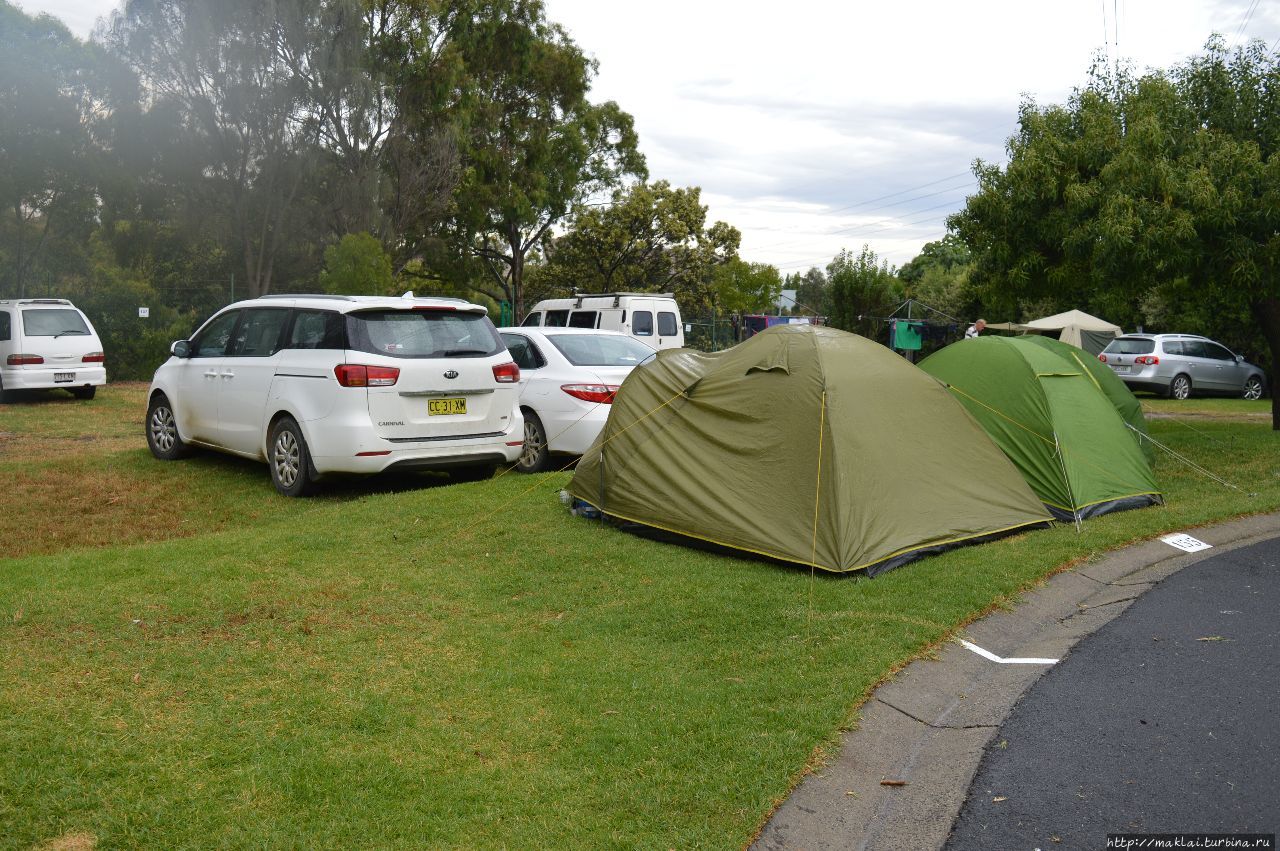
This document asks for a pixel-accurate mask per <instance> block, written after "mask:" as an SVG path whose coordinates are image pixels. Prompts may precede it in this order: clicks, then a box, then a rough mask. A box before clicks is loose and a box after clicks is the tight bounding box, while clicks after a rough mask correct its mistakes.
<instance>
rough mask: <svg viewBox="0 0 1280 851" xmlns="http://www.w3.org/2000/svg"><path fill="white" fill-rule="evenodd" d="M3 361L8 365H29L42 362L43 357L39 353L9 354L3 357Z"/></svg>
mask: <svg viewBox="0 0 1280 851" xmlns="http://www.w3.org/2000/svg"><path fill="white" fill-rule="evenodd" d="M5 363H7V364H9V366H31V365H32V364H37V363H44V358H42V357H40V356H39V355H9V357H8V358H6V359H5Z"/></svg>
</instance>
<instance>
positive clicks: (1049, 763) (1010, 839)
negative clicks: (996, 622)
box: [946, 539, 1280, 851]
mask: <svg viewBox="0 0 1280 851" xmlns="http://www.w3.org/2000/svg"><path fill="white" fill-rule="evenodd" d="M1183 832H1196V833H1209V832H1213V833H1266V834H1272V833H1277V832H1280V539H1277V540H1272V541H1268V542H1265V543H1261V544H1257V545H1254V546H1251V547H1247V548H1243V549H1239V550H1234V551H1232V552H1228V553H1224V554H1222V555H1219V556H1216V557H1213V558H1210V559H1208V560H1206V561H1203V562H1200V563H1198V564H1195V565H1192V566H1191V567H1188V568H1187V569H1185V570H1182V571H1180V572H1179V573H1176V574H1174V575H1173V576H1171V577H1169V578H1168V579H1166V580H1164V581H1163V582H1161V583H1160V584H1158V585H1157V586H1156V587H1154V588H1153V589H1151V590H1150V591H1149V592H1147V593H1146V594H1144V595H1143V596H1142V597H1141V598H1139V599H1138V600H1137V601H1136V602H1135V603H1134V604H1133V605H1132V606H1131V607H1130V608H1129V609H1128V610H1127V611H1126V612H1124V613H1123V614H1121V615H1120V616H1119V617H1118V618H1116V619H1115V620H1113V621H1112V622H1111V623H1109V624H1107V625H1106V626H1104V627H1103V628H1102V629H1100V630H1098V631H1097V632H1096V633H1094V634H1093V635H1091V636H1089V637H1087V638H1085V639H1084V640H1082V641H1081V642H1080V643H1079V644H1077V645H1076V647H1075V648H1074V649H1073V650H1072V651H1071V653H1070V655H1069V656H1068V657H1067V658H1066V659H1065V660H1064V661H1062V662H1061V663H1059V664H1058V665H1056V666H1054V667H1053V668H1052V669H1051V670H1050V671H1049V672H1048V673H1047V674H1045V676H1044V677H1042V678H1041V679H1040V680H1039V681H1037V682H1036V684H1035V685H1034V686H1033V687H1032V689H1031V690H1030V691H1029V692H1028V693H1027V694H1026V696H1025V697H1023V699H1022V700H1021V701H1020V702H1019V703H1018V705H1017V706H1016V707H1015V709H1014V711H1013V713H1012V714H1011V715H1010V716H1009V718H1008V719H1007V720H1006V721H1005V722H1004V724H1003V725H1001V728H1000V731H999V732H998V733H997V734H996V736H995V737H994V738H993V739H992V741H991V744H990V745H989V746H988V748H987V750H986V753H985V754H984V756H983V758H982V764H981V766H980V768H979V770H978V774H977V776H976V777H975V778H974V781H973V784H972V786H971V787H970V789H969V796H968V799H967V800H966V801H965V804H964V807H963V809H962V810H961V812H960V816H959V817H958V819H957V820H956V822H955V825H954V827H953V829H952V833H951V838H950V839H949V840H948V842H947V845H946V848H947V849H948V851H966V849H979V848H983V849H986V848H991V849H1001V851H1017V849H1036V848H1039V849H1043V851H1049V849H1057V848H1062V849H1095V848H1097V849H1102V848H1105V847H1106V837H1107V834H1108V833H1183Z"/></svg>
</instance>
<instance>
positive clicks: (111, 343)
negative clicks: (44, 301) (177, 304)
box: [49, 238, 204, 381]
mask: <svg viewBox="0 0 1280 851" xmlns="http://www.w3.org/2000/svg"><path fill="white" fill-rule="evenodd" d="M90 254H91V258H92V264H91V266H90V272H89V274H88V276H87V277H85V278H78V277H77V278H66V279H63V280H62V281H60V282H59V283H58V284H57V285H55V286H54V287H53V288H52V290H51V292H50V293H49V294H50V295H52V296H56V297H62V298H66V299H70V300H71V301H72V302H74V303H75V305H76V307H78V308H80V309H81V310H83V311H84V313H85V315H86V316H88V317H89V321H90V322H92V323H93V327H94V329H95V330H96V331H97V332H98V337H99V338H100V339H101V340H102V350H103V352H105V353H106V356H107V364H106V365H107V376H108V378H109V379H110V380H111V381H140V380H150V379H151V376H152V374H154V373H155V371H156V367H158V366H159V365H160V364H161V363H163V362H164V361H165V359H166V358H168V357H169V344H170V343H172V342H173V341H174V340H181V339H184V338H186V337H187V336H189V335H190V334H191V332H192V331H193V330H195V325H196V324H197V323H198V322H200V321H202V320H203V319H204V317H203V316H196V315H195V314H193V313H187V314H181V313H179V312H178V311H177V310H175V309H174V308H173V307H171V306H169V305H167V304H165V303H164V301H163V299H161V298H160V295H159V294H158V293H157V292H156V291H155V289H153V288H152V287H151V286H150V285H149V284H147V283H146V281H144V280H142V279H141V278H139V277H138V276H137V275H135V274H134V273H131V272H130V271H128V270H126V269H122V268H121V267H119V266H117V265H115V264H114V263H113V262H112V260H111V253H110V251H109V250H108V249H107V248H106V246H104V245H103V244H102V241H101V240H99V239H97V238H95V239H94V240H93V244H92V246H91V249H90ZM140 307H146V308H149V312H150V315H149V316H148V317H147V318H145V319H143V318H141V317H139V316H138V308H140Z"/></svg>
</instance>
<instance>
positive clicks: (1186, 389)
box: [1169, 375, 1191, 400]
mask: <svg viewBox="0 0 1280 851" xmlns="http://www.w3.org/2000/svg"><path fill="white" fill-rule="evenodd" d="M1169 396H1170V397H1172V398H1174V399H1179V400H1181V399H1187V398H1189V397H1190V396H1191V379H1190V378H1187V377H1186V376H1185V375H1175V376H1174V377H1173V381H1171V382H1169Z"/></svg>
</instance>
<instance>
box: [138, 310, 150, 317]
mask: <svg viewBox="0 0 1280 851" xmlns="http://www.w3.org/2000/svg"><path fill="white" fill-rule="evenodd" d="M150 317H151V308H149V307H139V308H138V318H139V319H148V318H150Z"/></svg>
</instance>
